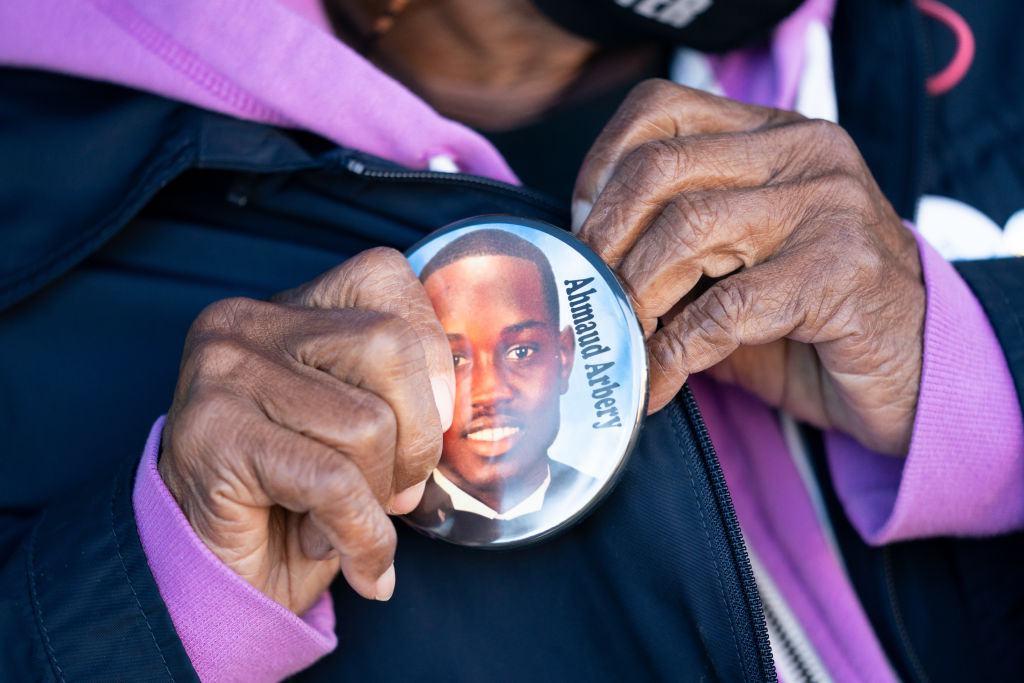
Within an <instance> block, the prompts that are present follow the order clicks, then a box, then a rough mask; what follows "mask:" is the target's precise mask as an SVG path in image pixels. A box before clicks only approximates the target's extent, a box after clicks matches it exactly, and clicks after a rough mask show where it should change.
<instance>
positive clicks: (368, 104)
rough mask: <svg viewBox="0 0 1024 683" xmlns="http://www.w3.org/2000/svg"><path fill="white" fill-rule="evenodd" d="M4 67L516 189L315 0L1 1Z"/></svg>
mask: <svg viewBox="0 0 1024 683" xmlns="http://www.w3.org/2000/svg"><path fill="white" fill-rule="evenodd" d="M0 63H3V64H5V65H8V66H18V67H28V68H37V69H43V70H48V71H56V72H60V73H65V74H70V75H74V76H80V77H84V78H90V79H94V80H101V81H108V82H111V83H117V84H120V85H125V86H128V87H132V88H137V89H139V90H145V91H148V92H152V93H156V94H159V95H162V96H165V97H168V98H171V99H175V100H179V101H182V102H187V103H189V104H192V105H195V106H198V107H202V108H205V109H209V110H213V111H217V112H220V113H224V114H228V115H230V116H235V117H238V118H242V119H248V120H252V121H259V122H263V123H269V124H272V125H277V126H284V127H291V128H300V129H304V130H309V131H312V132H314V133H317V134H319V135H321V136H323V137H325V138H328V139H330V140H333V141H334V142H336V143H337V144H339V145H342V146H345V147H351V148H355V149H359V150H362V151H364V152H368V153H370V154H373V155H375V156H379V157H383V158H385V159H389V160H391V161H395V162H397V163H400V164H402V165H405V166H408V167H410V168H427V167H428V166H429V164H430V160H431V159H436V158H438V157H441V158H445V159H446V160H451V161H453V162H454V165H455V167H456V168H458V170H460V171H462V172H466V173H472V174H476V175H482V176H487V177H490V178H494V179H496V180H501V181H505V182H511V183H518V180H517V179H516V177H515V174H514V173H513V172H512V170H511V169H510V168H509V166H508V164H507V163H506V162H505V160H504V159H503V158H502V157H501V155H500V154H499V153H498V152H497V150H495V149H494V147H493V146H492V145H491V144H490V143H489V142H487V141H486V140H485V139H484V138H483V137H482V136H480V135H479V134H477V133H476V132H474V131H472V130H470V129H469V128H467V127H466V126H463V125H462V124H459V123H456V122H454V121H451V120H449V119H446V118H444V117H442V116H441V115H439V114H438V113H437V112H436V111H434V110H433V109H432V108H430V106H428V105H427V104H426V103H424V102H423V101H422V100H421V99H419V98H418V97H417V96H415V95H414V94H412V93H411V92H410V91H409V90H408V89H406V88H405V87H404V86H402V85H401V84H400V83H398V82H397V81H395V80H393V79H391V78H390V77H388V76H386V75H385V74H382V73H381V72H380V71H379V70H378V69H377V68H375V67H374V66H373V65H372V64H370V63H369V62H368V61H366V60H365V59H363V58H362V57H361V56H360V55H359V54H357V53H356V52H355V51H353V50H352V49H350V48H349V47H348V46H346V45H345V44H344V43H342V42H341V41H339V40H338V39H337V38H335V37H334V36H333V35H332V34H331V33H330V32H329V30H328V28H327V22H326V19H325V18H324V15H323V12H322V11H321V10H320V8H319V4H318V2H317V0H32V2H7V3H0ZM449 165H450V164H449Z"/></svg>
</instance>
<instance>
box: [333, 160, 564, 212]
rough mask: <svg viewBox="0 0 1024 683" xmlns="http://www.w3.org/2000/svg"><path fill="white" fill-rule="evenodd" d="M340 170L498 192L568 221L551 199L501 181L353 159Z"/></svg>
mask: <svg viewBox="0 0 1024 683" xmlns="http://www.w3.org/2000/svg"><path fill="white" fill-rule="evenodd" d="M341 166H342V168H344V169H345V170H346V171H348V172H349V173H352V174H354V175H357V176H360V177H363V178H372V179H374V180H387V181H398V182H428V183H440V184H444V185H472V186H475V187H482V188H486V189H489V190H492V191H494V192H497V193H498V194H503V195H506V196H509V197H513V198H515V199H518V200H520V201H526V202H528V203H530V204H533V205H534V206H536V207H538V208H541V209H543V210H545V211H547V212H548V213H550V214H552V215H555V216H561V217H563V218H566V217H567V212H566V209H565V207H563V206H561V205H560V204H558V203H557V202H555V201H554V200H552V199H550V198H549V197H547V196H546V195H544V194H541V193H540V192H537V191H536V190H531V189H529V188H527V187H520V186H519V185H511V184H509V183H505V182H502V181H500V180H493V179H491V178H484V177H481V176H475V175H469V174H467V173H444V172H441V171H408V170H392V169H390V168H388V169H381V168H373V167H371V166H370V165H369V164H368V163H367V162H366V161H363V160H361V159H357V158H355V157H354V156H348V157H347V158H343V160H342V163H341Z"/></svg>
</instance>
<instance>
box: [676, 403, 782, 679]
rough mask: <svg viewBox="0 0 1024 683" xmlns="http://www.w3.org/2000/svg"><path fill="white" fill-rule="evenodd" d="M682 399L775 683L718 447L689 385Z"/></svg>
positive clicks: (765, 667)
mask: <svg viewBox="0 0 1024 683" xmlns="http://www.w3.org/2000/svg"><path fill="white" fill-rule="evenodd" d="M680 398H681V400H680V403H681V404H682V408H683V412H684V413H685V414H686V417H687V418H688V419H689V420H690V424H691V425H692V427H693V430H694V432H695V433H696V435H697V445H698V446H699V447H700V450H701V453H702V454H703V455H704V462H705V465H706V466H707V468H708V478H709V480H710V481H711V488H712V491H713V493H714V495H715V499H716V501H717V502H718V507H719V511H720V512H721V514H722V517H723V521H724V522H725V533H726V540H727V542H728V544H729V549H730V550H731V552H732V557H733V561H734V562H735V564H736V569H737V572H738V573H739V578H740V588H741V590H742V592H743V598H744V600H745V601H746V606H747V607H748V608H749V609H750V612H751V621H752V622H753V623H752V624H751V625H752V627H753V630H754V644H755V646H756V647H757V652H758V655H759V657H760V663H761V671H762V672H764V676H765V680H768V681H776V680H778V678H777V676H776V673H775V661H774V659H773V658H772V647H771V642H770V640H769V639H768V626H767V624H766V622H765V614H764V608H763V606H762V604H761V596H760V593H759V592H758V589H757V583H756V582H755V580H754V570H753V568H752V567H751V564H750V556H749V555H748V554H747V546H746V544H745V543H744V542H743V534H742V532H741V531H740V524H739V521H738V520H737V519H736V509H735V508H734V507H733V505H732V495H731V494H730V493H729V488H728V487H727V486H726V484H725V475H724V474H723V472H722V466H721V464H720V463H719V462H718V456H717V455H716V454H715V446H714V444H712V443H711V435H710V434H709V433H708V428H707V425H705V424H704V416H703V415H701V414H700V409H699V408H698V407H697V400H696V399H695V398H694V397H693V391H692V390H691V389H690V385H689V384H684V385H683V388H682V390H681V391H680Z"/></svg>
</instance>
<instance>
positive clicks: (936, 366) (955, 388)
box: [825, 231, 1024, 545]
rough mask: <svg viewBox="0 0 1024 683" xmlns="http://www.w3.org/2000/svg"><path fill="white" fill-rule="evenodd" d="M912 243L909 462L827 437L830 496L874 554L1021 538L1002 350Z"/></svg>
mask: <svg viewBox="0 0 1024 683" xmlns="http://www.w3.org/2000/svg"><path fill="white" fill-rule="evenodd" d="M914 234H915V236H916V237H917V242H918V247H919V249H920V254H921V265H922V268H923V270H924V282H925V288H926V290H927V293H928V310H927V312H926V314H925V323H924V360H923V364H922V367H921V395H920V397H919V398H918V404H917V415H916V417H915V419H914V430H913V433H912V436H911V441H910V452H909V454H908V455H907V457H906V458H905V459H904V458H896V457H893V456H886V455H879V454H877V453H873V452H870V451H868V450H866V449H865V448H864V447H863V446H861V445H860V444H858V443H857V442H856V441H855V440H854V439H852V438H850V437H849V436H846V435H844V434H839V433H836V432H829V433H828V434H826V437H825V443H826V448H827V451H828V457H829V464H830V466H831V470H832V477H833V480H834V483H835V486H836V492H837V493H838V495H839V499H840V500H841V501H842V503H843V506H844V508H845V509H846V514H847V515H848V516H849V518H850V521H851V522H853V525H854V526H855V527H856V528H857V531H858V532H859V533H860V535H861V537H863V538H864V540H865V541H867V542H868V543H871V544H875V545H881V544H884V543H891V542H893V541H902V540H907V539H911V538H922V537H929V536H982V535H990V534H997V533H1002V532H1008V531H1013V530H1017V529H1021V528H1024V426H1022V423H1021V412H1020V404H1019V402H1018V400H1017V393H1016V391H1015V389H1014V386H1013V378H1012V377H1011V375H1010V371H1009V368H1008V367H1007V365H1006V359H1005V357H1004V356H1003V351H1002V348H1001V347H1000V346H999V342H998V340H997V339H996V336H995V333H994V332H993V331H992V326H991V325H990V324H989V321H988V318H987V317H986V316H985V312H984V311H983V310H982V308H981V305H980V304H979V303H978V301H977V300H976V299H975V298H974V295H973V294H972V293H971V291H970V289H969V288H968V287H967V285H966V283H964V281H963V280H962V279H961V278H960V275H959V274H958V273H957V272H956V270H955V269H954V268H953V266H952V265H950V263H948V262H947V261H946V260H945V259H944V258H942V256H940V255H939V253H938V252H937V251H935V250H934V249H933V248H932V247H931V245H929V244H928V243H927V242H926V241H925V239H924V238H923V237H921V236H920V235H918V234H917V233H916V231H915V233H914Z"/></svg>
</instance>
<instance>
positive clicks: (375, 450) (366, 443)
mask: <svg viewBox="0 0 1024 683" xmlns="http://www.w3.org/2000/svg"><path fill="white" fill-rule="evenodd" d="M346 413H347V419H346V420H345V425H344V427H345V434H344V440H345V445H346V450H348V451H349V452H350V453H351V455H353V456H356V457H357V460H358V461H359V462H360V463H367V467H372V469H373V471H374V473H376V472H377V471H378V468H381V469H383V468H385V467H390V463H391V462H392V458H393V456H394V451H395V443H396V440H397V436H398V424H397V421H396V419H395V414H394V413H393V412H392V410H391V407H390V406H389V405H388V404H387V403H386V402H385V401H384V400H383V399H381V398H379V397H377V396H376V395H374V394H371V393H370V392H366V391H364V392H359V393H358V394H357V395H356V396H355V397H353V398H352V400H351V401H350V402H349V405H348V406H347V411H346ZM371 463H372V464H371Z"/></svg>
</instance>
